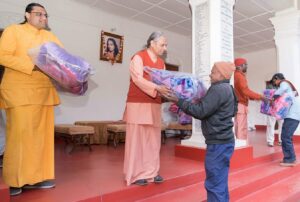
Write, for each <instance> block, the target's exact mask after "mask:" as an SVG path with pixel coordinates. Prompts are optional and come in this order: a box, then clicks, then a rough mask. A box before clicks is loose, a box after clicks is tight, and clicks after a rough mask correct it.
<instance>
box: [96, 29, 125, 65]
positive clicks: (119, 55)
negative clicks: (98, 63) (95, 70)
mask: <svg viewBox="0 0 300 202" xmlns="http://www.w3.org/2000/svg"><path fill="white" fill-rule="evenodd" d="M123 44H124V37H123V36H121V35H117V34H113V33H109V32H105V31H101V42H100V60H104V61H110V62H111V63H112V64H114V63H122V60H123V49H124V45H123Z"/></svg>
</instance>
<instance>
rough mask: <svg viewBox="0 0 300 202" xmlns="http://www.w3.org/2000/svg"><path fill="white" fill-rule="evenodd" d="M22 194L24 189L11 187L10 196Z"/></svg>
mask: <svg viewBox="0 0 300 202" xmlns="http://www.w3.org/2000/svg"><path fill="white" fill-rule="evenodd" d="M21 193H22V188H19V187H9V194H10V195H11V196H16V195H19V194H21Z"/></svg>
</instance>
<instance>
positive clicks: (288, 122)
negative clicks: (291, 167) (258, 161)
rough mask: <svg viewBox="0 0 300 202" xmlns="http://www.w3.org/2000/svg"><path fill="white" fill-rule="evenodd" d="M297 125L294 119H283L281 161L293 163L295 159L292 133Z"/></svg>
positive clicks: (297, 122)
mask: <svg viewBox="0 0 300 202" xmlns="http://www.w3.org/2000/svg"><path fill="white" fill-rule="evenodd" d="M298 125H299V121H298V120H295V119H290V118H287V119H284V122H283V125H282V132H281V141H282V152H283V162H284V163H293V162H294V161H296V155H295V150H294V144H293V135H294V132H295V131H296V129H297V127H298Z"/></svg>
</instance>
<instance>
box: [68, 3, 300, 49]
mask: <svg viewBox="0 0 300 202" xmlns="http://www.w3.org/2000/svg"><path fill="white" fill-rule="evenodd" d="M74 1H77V2H80V3H83V4H85V5H88V6H91V7H95V8H98V9H101V10H102V11H105V12H109V13H112V14H114V15H119V16H122V17H126V18H129V19H132V20H137V21H140V22H143V23H145V24H149V25H153V26H156V27H159V28H160V29H161V28H163V29H165V30H169V31H172V32H175V33H178V34H181V35H185V36H190V35H191V33H192V20H191V10H190V8H189V3H188V0H74ZM298 3H299V4H300V1H299V0H298ZM293 4H294V0H236V3H235V6H234V17H233V21H234V47H235V51H237V52H240V53H246V52H252V51H257V50H261V49H267V48H272V47H275V43H274V40H273V37H274V30H273V26H272V24H271V22H270V21H269V18H270V17H273V16H274V14H275V12H276V11H279V10H283V9H286V8H289V7H291V6H293Z"/></svg>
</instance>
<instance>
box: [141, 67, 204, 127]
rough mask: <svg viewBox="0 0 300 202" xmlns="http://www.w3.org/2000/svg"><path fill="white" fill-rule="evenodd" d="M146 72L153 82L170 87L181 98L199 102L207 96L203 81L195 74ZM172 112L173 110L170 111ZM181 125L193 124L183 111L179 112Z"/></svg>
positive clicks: (151, 69) (148, 68) (162, 71)
mask: <svg viewBox="0 0 300 202" xmlns="http://www.w3.org/2000/svg"><path fill="white" fill-rule="evenodd" d="M144 70H145V72H147V73H148V74H149V75H150V78H151V80H152V81H153V82H154V83H156V84H159V85H165V86H168V87H169V88H170V89H172V90H173V91H174V92H175V93H176V95H177V96H178V97H180V98H183V99H186V100H189V101H191V102H197V101H198V100H199V99H200V98H202V97H203V96H204V95H205V94H206V91H207V89H206V87H205V86H204V83H203V82H202V80H200V79H199V78H197V77H196V76H195V75H193V74H189V73H183V72H174V71H167V70H159V69H154V68H151V67H144ZM170 111H172V110H170ZM177 113H178V116H179V119H178V121H179V123H180V124H190V123H192V117H191V116H189V115H187V114H185V113H184V112H182V111H181V110H177Z"/></svg>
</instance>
